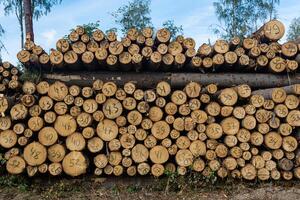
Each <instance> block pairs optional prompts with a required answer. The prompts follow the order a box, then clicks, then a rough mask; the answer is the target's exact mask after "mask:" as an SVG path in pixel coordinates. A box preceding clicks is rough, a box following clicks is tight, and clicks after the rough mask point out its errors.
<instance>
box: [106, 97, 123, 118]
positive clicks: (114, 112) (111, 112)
mask: <svg viewBox="0 0 300 200" xmlns="http://www.w3.org/2000/svg"><path fill="white" fill-rule="evenodd" d="M102 110H103V113H104V115H105V116H106V117H107V118H109V119H115V118H117V117H119V116H120V115H121V114H122V112H123V107H122V104H121V103H120V101H118V100H117V99H108V100H107V101H106V102H105V103H104V105H103V107H102Z"/></svg>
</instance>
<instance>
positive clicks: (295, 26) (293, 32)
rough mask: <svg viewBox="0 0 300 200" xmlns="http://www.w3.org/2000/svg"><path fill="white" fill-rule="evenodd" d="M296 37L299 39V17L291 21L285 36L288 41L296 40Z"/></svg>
mask: <svg viewBox="0 0 300 200" xmlns="http://www.w3.org/2000/svg"><path fill="white" fill-rule="evenodd" d="M298 37H300V17H297V18H294V19H293V20H292V22H291V24H290V26H289V30H288V34H287V39H288V40H296V39H297V38H298Z"/></svg>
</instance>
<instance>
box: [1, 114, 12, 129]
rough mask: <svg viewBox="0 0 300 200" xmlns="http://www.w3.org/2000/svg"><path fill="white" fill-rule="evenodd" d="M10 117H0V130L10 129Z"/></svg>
mask: <svg viewBox="0 0 300 200" xmlns="http://www.w3.org/2000/svg"><path fill="white" fill-rule="evenodd" d="M11 124H12V122H11V119H10V117H0V130H2V131H5V130H8V129H9V128H10V127H11Z"/></svg>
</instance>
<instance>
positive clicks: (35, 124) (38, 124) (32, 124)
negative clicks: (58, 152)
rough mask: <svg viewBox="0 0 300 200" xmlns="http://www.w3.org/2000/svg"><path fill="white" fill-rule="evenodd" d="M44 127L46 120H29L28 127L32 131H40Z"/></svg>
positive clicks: (33, 118)
mask: <svg viewBox="0 0 300 200" xmlns="http://www.w3.org/2000/svg"><path fill="white" fill-rule="evenodd" d="M43 126H44V120H43V119H42V118H41V117H31V118H30V119H29V120H28V127H29V128H30V129H31V130H32V131H39V130H41V128H43Z"/></svg>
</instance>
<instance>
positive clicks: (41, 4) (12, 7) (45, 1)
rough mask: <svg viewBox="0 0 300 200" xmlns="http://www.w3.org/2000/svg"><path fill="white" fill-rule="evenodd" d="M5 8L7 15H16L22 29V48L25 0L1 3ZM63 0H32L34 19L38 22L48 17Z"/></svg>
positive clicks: (8, 0) (9, 0)
mask: <svg viewBox="0 0 300 200" xmlns="http://www.w3.org/2000/svg"><path fill="white" fill-rule="evenodd" d="M1 2H2V5H3V6H4V13H5V15H11V14H14V15H16V17H17V19H18V23H19V28H20V35H21V47H22V48H23V45H24V38H25V33H24V8H23V0H3V1H1ZM61 2H62V0H32V1H31V11H32V17H33V19H35V20H38V19H39V18H40V17H41V16H43V15H47V14H48V13H49V12H51V9H52V7H53V6H54V5H57V4H60V3H61Z"/></svg>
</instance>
